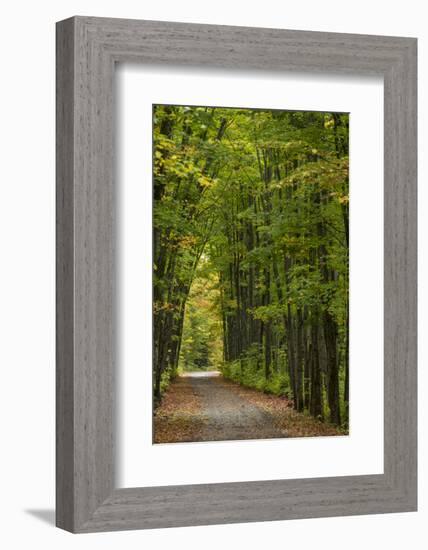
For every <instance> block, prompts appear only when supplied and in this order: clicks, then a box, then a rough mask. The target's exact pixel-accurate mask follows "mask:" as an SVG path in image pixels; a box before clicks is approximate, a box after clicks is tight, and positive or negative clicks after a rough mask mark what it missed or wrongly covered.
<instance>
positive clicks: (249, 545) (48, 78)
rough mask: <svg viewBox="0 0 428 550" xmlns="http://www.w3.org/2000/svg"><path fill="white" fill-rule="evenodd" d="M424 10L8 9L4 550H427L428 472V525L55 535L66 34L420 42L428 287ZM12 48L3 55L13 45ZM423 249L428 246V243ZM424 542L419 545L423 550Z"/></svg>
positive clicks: (398, 519) (416, 6) (124, 1)
mask: <svg viewBox="0 0 428 550" xmlns="http://www.w3.org/2000/svg"><path fill="white" fill-rule="evenodd" d="M423 8H424V3H423V2H420V1H418V0H408V1H407V2H406V3H405V4H403V3H402V2H391V1H387V0H381V1H378V2H373V1H372V0H367V1H366V0H359V1H358V2H348V3H345V2H344V1H343V0H338V1H327V0H326V1H325V2H319V1H317V0H307V1H306V2H301V3H297V2H279V1H278V2H276V1H273V0H265V1H264V2H263V3H259V2H258V3H250V2H248V0H235V2H231V1H230V0H217V1H216V2H213V3H207V2H201V1H200V0H189V1H186V0H181V1H180V2H177V1H175V0H170V1H162V0H157V1H156V2H155V1H154V0H152V1H151V2H144V3H143V2H136V1H131V0H121V2H115V1H113V0H99V1H95V0H79V1H77V0H69V1H68V2H58V1H56V2H55V1H53V0H52V1H40V2H30V1H26V2H22V1H19V0H16V1H15V2H14V3H13V4H12V3H11V2H9V3H7V4H4V5H3V8H2V14H1V15H2V19H1V32H0V37H1V38H0V40H1V41H2V49H1V51H2V73H1V76H2V85H1V87H0V93H1V102H0V105H1V118H0V121H1V125H0V128H1V134H0V136H1V137H0V139H1V140H2V143H1V148H0V151H1V153H2V161H1V164H0V168H1V172H2V173H1V178H0V182H1V198H0V209H1V211H0V224H1V227H0V239H1V249H0V250H1V259H2V264H1V270H0V276H1V278H2V281H1V284H0V289H1V290H0V292H1V296H0V304H1V306H0V312H1V319H2V321H1V323H2V325H1V327H0V335H1V336H0V338H1V345H0V354H1V359H0V365H1V369H2V370H1V372H2V384H1V396H0V419H1V420H0V422H1V449H2V452H1V454H0V460H1V466H2V467H1V474H2V485H1V504H0V507H1V510H0V514H1V516H0V517H1V522H2V528H1V531H0V541H1V543H2V546H3V547H4V548H21V547H22V548H26V547H36V548H43V549H44V550H54V549H57V548H61V549H69V548H76V549H77V548H79V549H82V550H85V549H88V550H89V549H91V550H94V549H97V548H104V549H109V548H111V549H117V548H118V547H120V548H123V549H128V548H129V549H131V548H143V547H144V548H148V549H151V548H156V549H157V550H159V549H162V550H163V549H168V548H172V547H173V548H174V549H186V550H190V549H196V548H201V547H203V548H204V549H211V548H212V549H218V548H219V547H220V548H221V547H224V548H236V547H242V548H246V549H259V548H261V547H267V546H268V545H269V546H274V547H281V548H283V547H290V548H291V547H294V548H296V547H298V548H300V549H302V550H306V549H310V548H314V547H316V548H319V549H324V548H328V549H329V550H339V549H340V550H343V548H346V549H347V550H352V549H359V550H360V549H361V548H362V547H366V548H377V547H385V548H388V549H389V550H399V549H400V550H401V549H403V548H409V547H416V548H423V547H424V545H426V524H427V520H428V507H427V496H428V484H427V469H426V467H425V468H424V467H422V468H420V504H419V512H418V513H412V514H392V515H388V514H387V515H380V516H366V517H354V518H328V519H316V520H298V521H289V522H275V523H264V524H259V523H255V524H242V525H227V526H211V527H194V528H181V529H168V530H157V531H146V532H138V531H135V532H126V533H104V534H95V535H80V536H73V535H70V534H68V533H64V532H61V531H59V530H57V529H54V528H53V527H52V515H53V513H52V509H53V506H54V387H55V386H54V92H55V85H54V22H55V21H56V20H59V19H62V18H65V17H68V16H69V15H74V14H80V15H99V16H110V17H130V18H145V19H163V20H176V21H188V22H200V23H216V24H234V25H249V26H266V27H282V28H291V29H307V30H320V31H337V32H357V33H372V34H388V35H407V36H418V37H419V53H420V57H419V67H420V76H419V83H420V88H419V97H420V99H421V104H420V107H419V127H420V147H421V149H420V154H419V177H420V182H421V185H420V189H421V191H420V202H419V205H420V206H419V208H420V212H421V216H420V218H421V221H420V236H421V238H420V243H421V244H420V247H421V255H420V270H421V277H420V280H421V281H425V280H426V279H427V278H428V266H427V254H426V253H427V249H426V238H425V235H426V233H427V230H428V221H427V216H426V214H425V213H426V210H427V208H428V190H427V186H426V185H424V182H425V181H426V180H427V178H428V168H427V162H426V160H425V158H424V155H426V153H427V138H428V130H427V129H428V110H427V103H426V99H425V98H426V97H427V94H428V81H427V64H428V55H427V44H428V28H427V26H426V14H425V13H424V9H423ZM3 42H4V44H3ZM424 241H425V242H424ZM419 296H420V300H421V307H420V318H421V323H420V332H419V334H420V335H421V337H420V342H421V350H420V364H421V365H422V366H424V365H425V364H426V363H427V360H428V355H427V346H426V340H427V339H426V337H425V338H424V335H425V334H426V333H427V331H428V324H427V320H428V319H427V314H426V309H427V306H428V303H427V293H426V286H425V285H424V286H422V285H421V288H420V291H419ZM427 381H428V374H427V371H426V369H423V368H421V369H420V378H419V394H420V397H421V399H420V408H419V411H420V416H419V424H420V426H421V430H420V434H419V452H420V459H419V463H420V464H422V465H425V464H427V462H428V447H427V435H428V433H427V423H426V421H427V416H428V404H427V400H426V399H423V398H424V395H425V393H426V390H427ZM418 539H420V542H417V541H418Z"/></svg>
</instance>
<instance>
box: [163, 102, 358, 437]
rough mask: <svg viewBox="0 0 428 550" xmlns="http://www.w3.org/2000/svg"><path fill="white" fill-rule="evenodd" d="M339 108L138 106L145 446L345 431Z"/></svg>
mask: <svg viewBox="0 0 428 550" xmlns="http://www.w3.org/2000/svg"><path fill="white" fill-rule="evenodd" d="M348 259H349V114H348V113H338V112H319V111H316V112H315V111H287V110H274V109H249V108H231V107H209V106H188V105H164V104H162V105H160V104H155V105H153V272H152V276H153V345H152V348H153V365H152V368H153V377H152V380H153V442H154V443H178V442H200V441H227V440H251V439H271V438H293V437H321V436H344V435H348V434H349V262H348Z"/></svg>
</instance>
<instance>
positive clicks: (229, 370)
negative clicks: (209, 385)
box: [221, 360, 290, 397]
mask: <svg viewBox="0 0 428 550" xmlns="http://www.w3.org/2000/svg"><path fill="white" fill-rule="evenodd" d="M221 372H222V374H223V376H224V377H225V378H229V379H230V380H233V381H234V382H238V383H239V384H241V385H242V386H246V387H248V388H253V389H256V390H258V391H262V392H264V393H271V394H273V395H277V396H284V397H289V396H290V379H289V377H288V375H287V374H284V373H271V375H270V376H269V378H267V379H266V378H265V374H264V371H263V369H261V368H257V366H256V364H255V363H254V362H253V361H251V360H241V361H239V360H237V361H232V362H230V363H225V364H224V365H223V366H222V367H221Z"/></svg>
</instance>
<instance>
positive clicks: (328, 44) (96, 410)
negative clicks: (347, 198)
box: [57, 17, 417, 532]
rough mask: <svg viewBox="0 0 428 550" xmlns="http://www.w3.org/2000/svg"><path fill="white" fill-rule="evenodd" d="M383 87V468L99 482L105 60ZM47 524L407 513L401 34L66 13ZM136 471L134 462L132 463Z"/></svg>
mask: <svg viewBox="0 0 428 550" xmlns="http://www.w3.org/2000/svg"><path fill="white" fill-rule="evenodd" d="M125 61H126V62H136V63H142V64H163V65H174V66H177V65H187V66H197V67H205V68H207V67H208V68H219V69H222V70H233V71H237V70H246V71H254V70H256V71H276V72H281V71H290V70H291V71H299V72H304V71H310V72H314V71H315V72H326V71H329V72H332V71H333V72H336V73H339V74H377V75H382V76H383V77H384V84H385V134H384V135H385V207H384V208H385V212H384V215H385V239H384V246H385V276H384V277H385V279H384V289H385V290H384V292H385V319H384V338H385V367H384V368H385V394H384V404H385V426H384V449H385V468H384V474H383V475H368V476H350V477H338V478H319V479H300V480H275V481H260V482H248V483H221V484H213V485H206V484H205V485H193V486H189V485H187V486H177V487H152V488H132V489H115V488H114V466H115V465H114V459H115V447H114V445H115V433H114V432H115V430H114V427H115V421H114V398H115V385H114V366H115V326H114V320H115V310H114V304H115V246H114V245H115V187H114V166H113V159H114V147H113V143H114V132H113V101H114V97H113V92H114V86H113V81H114V64H115V62H125ZM57 220H58V222H57V525H58V526H59V527H62V528H64V529H67V530H69V531H72V532H91V531H105V530H117V529H140V528H155V527H156V528H158V527H172V526H181V525H203V524H213V523H234V522H246V521H269V520H280V519H291V518H303V517H319V516H337V515H350V514H368V513H384V512H403V511H412V510H416V493H417V478H416V473H417V464H416V457H417V453H416V40H415V39H412V38H398V37H384V36H365V35H351V34H346V35H345V34H334V33H317V32H303V31H286V30H277V29H257V28H243V27H225V26H212V25H193V24H182V23H167V22H155V21H134V20H120V19H99V18H87V17H75V18H71V19H68V20H65V21H62V22H60V23H58V26H57ZM142 467H144V464H142Z"/></svg>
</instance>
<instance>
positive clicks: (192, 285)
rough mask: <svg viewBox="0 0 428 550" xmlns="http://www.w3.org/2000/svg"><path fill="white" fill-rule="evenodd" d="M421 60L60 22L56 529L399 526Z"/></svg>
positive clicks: (162, 25) (254, 33) (374, 43)
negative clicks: (291, 523)
mask: <svg viewBox="0 0 428 550" xmlns="http://www.w3.org/2000/svg"><path fill="white" fill-rule="evenodd" d="M416 84H417V80H416V39H414V38H402V37H385V36H365V35H348V34H333V33H320V32H306V31H290V30H276V29H258V28H241V27H225V26H212V25H195V24H183V23H169V22H153V21H134V20H121V19H103V18H91V17H73V18H70V19H67V20H65V21H61V22H59V23H58V24H57V447H56V449H57V451H56V452H57V525H58V527H61V528H63V529H66V530H69V531H72V532H76V533H83V532H94V531H107V530H122V529H143V528H161V527H173V526H186V525H207V524H215V523H235V522H252V521H271V520H283V519H292V518H311V517H322V516H325V517H327V516H338V515H356V514H374V513H386V512H405V511H414V510H416V507H417V447H416V443H417V431H416V428H417V424H416V421H417V418H416V410H417V407H416V397H417V391H416V390H417V387H416V374H417V373H416V153H417V149H416V146H417V141H416V114H417V107H416Z"/></svg>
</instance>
